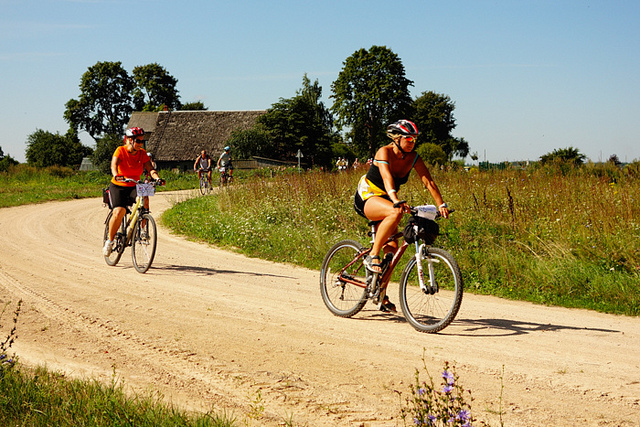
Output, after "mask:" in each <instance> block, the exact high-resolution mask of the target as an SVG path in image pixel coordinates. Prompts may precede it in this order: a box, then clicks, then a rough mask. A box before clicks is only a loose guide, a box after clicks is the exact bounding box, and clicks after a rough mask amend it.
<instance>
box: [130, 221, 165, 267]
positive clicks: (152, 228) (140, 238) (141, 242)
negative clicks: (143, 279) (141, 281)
mask: <svg viewBox="0 0 640 427" xmlns="http://www.w3.org/2000/svg"><path fill="white" fill-rule="evenodd" d="M143 222H144V223H145V225H144V227H143V226H142V224H143ZM131 239H132V244H131V258H132V260H133V266H134V267H135V269H136V271H138V273H146V272H147V270H148V269H149V267H151V263H152V262H153V258H154V257H155V255H156V244H157V241H158V234H157V230H156V222H155V220H154V219H153V217H152V216H151V215H149V214H148V213H145V214H143V215H142V216H141V217H140V218H139V219H138V221H137V222H136V225H135V229H134V230H133V236H132V237H131Z"/></svg>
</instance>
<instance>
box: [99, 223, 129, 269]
mask: <svg viewBox="0 0 640 427" xmlns="http://www.w3.org/2000/svg"><path fill="white" fill-rule="evenodd" d="M112 215H113V211H109V215H107V219H106V221H105V226H104V235H103V238H102V246H103V247H104V244H105V242H106V241H107V240H108V239H109V223H110V222H111V216H112ZM124 224H125V223H124V221H123V222H122V224H121V225H120V231H119V232H118V233H117V234H116V237H115V238H114V240H113V247H112V248H111V254H110V255H109V256H105V257H104V260H105V262H106V263H107V265H110V266H114V265H116V264H117V263H118V261H120V257H122V253H123V252H124V239H123V238H122V236H123V235H124Z"/></svg>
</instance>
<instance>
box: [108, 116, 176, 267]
mask: <svg viewBox="0 0 640 427" xmlns="http://www.w3.org/2000/svg"><path fill="white" fill-rule="evenodd" d="M143 144H144V130H142V128H139V127H132V128H130V129H127V130H126V131H125V137H124V144H123V145H121V146H120V147H118V148H116V151H115V152H114V153H113V157H112V158H111V175H113V178H111V184H110V185H109V198H110V199H111V206H113V215H111V220H110V222H109V240H107V241H106V242H105V243H104V248H103V249H102V253H103V254H104V256H109V255H111V249H112V248H113V238H114V237H115V235H116V233H117V231H118V227H119V226H120V224H121V223H122V218H124V215H125V214H126V213H127V207H128V206H130V205H131V204H132V200H133V199H135V197H136V184H135V183H133V182H122V179H123V178H130V179H134V180H136V181H138V180H140V176H141V175H142V172H144V170H145V169H146V170H147V171H148V173H149V175H150V176H151V177H152V178H153V179H155V180H156V181H159V182H160V183H161V184H162V183H164V181H163V180H162V179H160V176H159V175H158V172H157V171H156V170H155V169H154V168H153V165H152V162H151V160H150V159H149V156H148V155H147V152H146V151H145V150H144V148H142V145H143ZM148 203H149V202H148V199H147V200H146V201H145V207H146V208H147V209H148V208H149V204H148Z"/></svg>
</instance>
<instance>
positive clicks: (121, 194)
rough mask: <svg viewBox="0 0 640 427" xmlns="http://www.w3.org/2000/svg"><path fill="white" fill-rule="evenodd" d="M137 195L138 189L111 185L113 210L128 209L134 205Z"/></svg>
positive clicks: (110, 197)
mask: <svg viewBox="0 0 640 427" xmlns="http://www.w3.org/2000/svg"><path fill="white" fill-rule="evenodd" d="M137 195H138V193H137V192H136V187H122V186H121V185H115V184H114V183H113V182H112V183H111V184H109V200H110V201H111V207H112V208H126V207H129V206H131V205H133V204H134V203H135V202H136V196H137Z"/></svg>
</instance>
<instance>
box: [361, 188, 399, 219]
mask: <svg viewBox="0 0 640 427" xmlns="http://www.w3.org/2000/svg"><path fill="white" fill-rule="evenodd" d="M375 197H382V198H383V199H386V200H388V201H391V197H389V196H386V195H385V196H375ZM365 203H366V200H362V197H360V194H359V193H358V192H357V191H356V195H355V196H354V197H353V209H355V211H356V212H357V213H358V215H360V216H361V217H363V218H366V219H369V218H367V216H366V215H365V214H364V204H365Z"/></svg>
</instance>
